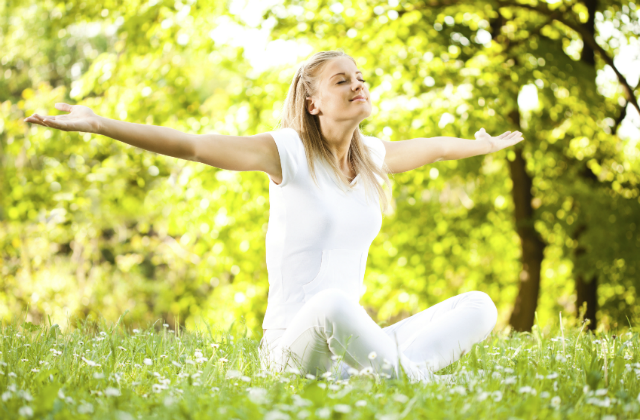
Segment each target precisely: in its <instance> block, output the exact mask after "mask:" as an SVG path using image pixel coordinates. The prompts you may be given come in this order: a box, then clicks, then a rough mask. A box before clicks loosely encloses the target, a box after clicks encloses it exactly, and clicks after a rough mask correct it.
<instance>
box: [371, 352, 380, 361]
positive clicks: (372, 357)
mask: <svg viewBox="0 0 640 420" xmlns="http://www.w3.org/2000/svg"><path fill="white" fill-rule="evenodd" d="M376 357H378V355H377V354H376V352H375V351H372V352H371V353H369V360H373V359H375V358H376Z"/></svg>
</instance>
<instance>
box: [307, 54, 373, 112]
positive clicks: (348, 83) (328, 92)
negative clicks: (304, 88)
mask: <svg viewBox="0 0 640 420" xmlns="http://www.w3.org/2000/svg"><path fill="white" fill-rule="evenodd" d="M320 80H321V81H320V86H319V87H318V90H319V97H313V98H311V99H307V109H308V110H309V112H310V113H311V114H314V115H318V116H319V117H320V118H321V119H323V118H327V119H330V120H333V121H346V120H352V121H354V122H355V124H359V123H360V122H361V121H362V120H364V119H365V118H367V117H368V116H369V115H371V101H370V100H369V99H370V98H369V90H368V89H367V86H366V85H365V83H364V82H363V81H364V79H363V78H362V73H361V72H360V71H359V70H358V67H356V65H355V64H354V63H353V61H351V59H350V58H348V57H336V58H333V59H331V60H329V62H328V63H327V64H326V65H325V67H324V69H323V70H322V74H321V79H320ZM356 96H361V97H363V98H364V99H363V100H353V98H355V97H356Z"/></svg>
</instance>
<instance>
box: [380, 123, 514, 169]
mask: <svg viewBox="0 0 640 420" xmlns="http://www.w3.org/2000/svg"><path fill="white" fill-rule="evenodd" d="M475 137H476V139H475V140H466V139H460V138H457V137H430V138H417V139H411V140H401V141H383V142H382V143H383V144H384V146H385V148H386V155H385V163H386V164H387V165H388V166H389V169H390V171H391V173H400V172H407V171H410V170H413V169H416V168H419V167H421V166H424V165H427V164H429V163H433V162H438V161H441V160H458V159H464V158H468V157H471V156H477V155H485V154H488V153H493V152H496V151H498V150H501V149H504V148H506V147H509V146H513V145H514V144H516V143H518V142H520V141H522V140H523V138H522V133H520V132H519V131H515V132H513V133H512V132H511V131H507V132H506V133H503V134H501V135H499V136H497V137H491V136H490V135H489V134H487V133H486V132H485V131H484V129H481V130H480V131H478V132H477V133H476V134H475Z"/></svg>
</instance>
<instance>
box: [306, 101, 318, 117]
mask: <svg viewBox="0 0 640 420" xmlns="http://www.w3.org/2000/svg"><path fill="white" fill-rule="evenodd" d="M307 112H309V114H311V115H318V113H319V112H320V110H319V109H318V107H316V105H315V103H314V101H313V98H311V97H310V96H307Z"/></svg>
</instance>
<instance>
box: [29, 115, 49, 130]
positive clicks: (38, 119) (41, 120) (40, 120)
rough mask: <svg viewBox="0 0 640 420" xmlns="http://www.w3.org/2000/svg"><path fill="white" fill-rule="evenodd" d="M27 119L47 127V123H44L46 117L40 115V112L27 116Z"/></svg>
mask: <svg viewBox="0 0 640 420" xmlns="http://www.w3.org/2000/svg"><path fill="white" fill-rule="evenodd" d="M25 121H26V122H30V123H35V124H39V125H43V126H45V127H46V124H45V123H44V118H43V117H42V116H41V115H38V114H33V115H32V116H30V117H27V118H25Z"/></svg>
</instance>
